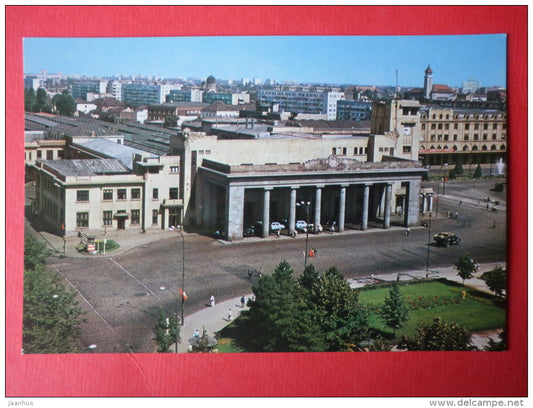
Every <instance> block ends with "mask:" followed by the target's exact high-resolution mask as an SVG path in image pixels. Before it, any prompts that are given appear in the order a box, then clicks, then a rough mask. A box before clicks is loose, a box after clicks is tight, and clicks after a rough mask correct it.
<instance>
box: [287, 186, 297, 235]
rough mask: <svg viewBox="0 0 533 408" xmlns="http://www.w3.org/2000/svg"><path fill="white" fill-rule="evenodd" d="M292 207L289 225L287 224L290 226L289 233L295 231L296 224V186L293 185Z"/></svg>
mask: <svg viewBox="0 0 533 408" xmlns="http://www.w3.org/2000/svg"><path fill="white" fill-rule="evenodd" d="M289 205H290V208H289V225H288V226H287V227H288V228H289V233H292V231H294V226H295V224H296V188H295V187H291V202H290V204H289Z"/></svg>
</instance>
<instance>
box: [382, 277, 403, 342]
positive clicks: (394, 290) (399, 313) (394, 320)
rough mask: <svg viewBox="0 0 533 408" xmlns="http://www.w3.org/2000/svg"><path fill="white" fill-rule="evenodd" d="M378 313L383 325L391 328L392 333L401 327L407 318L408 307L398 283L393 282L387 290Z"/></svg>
mask: <svg viewBox="0 0 533 408" xmlns="http://www.w3.org/2000/svg"><path fill="white" fill-rule="evenodd" d="M379 315H380V317H381V319H382V320H383V322H384V323H385V325H386V326H387V327H389V328H391V329H392V331H393V333H394V335H396V329H400V328H402V327H403V325H404V323H405V322H406V321H407V320H408V315H409V309H408V308H407V305H406V304H405V300H404V298H403V296H402V294H401V293H400V285H398V283H394V284H393V285H392V287H391V289H390V290H389V295H388V296H387V297H386V298H385V302H384V303H383V305H382V306H381V308H380V312H379Z"/></svg>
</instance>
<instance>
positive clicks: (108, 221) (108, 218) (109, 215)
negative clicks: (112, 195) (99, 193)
mask: <svg viewBox="0 0 533 408" xmlns="http://www.w3.org/2000/svg"><path fill="white" fill-rule="evenodd" d="M104 225H113V211H104Z"/></svg>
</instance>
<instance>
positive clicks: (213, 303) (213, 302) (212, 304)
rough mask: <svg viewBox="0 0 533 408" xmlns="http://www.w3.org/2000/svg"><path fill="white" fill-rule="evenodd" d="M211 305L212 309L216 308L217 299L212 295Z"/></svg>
mask: <svg viewBox="0 0 533 408" xmlns="http://www.w3.org/2000/svg"><path fill="white" fill-rule="evenodd" d="M209 304H210V305H211V307H214V306H215V297H214V296H213V295H211V297H210V298H209Z"/></svg>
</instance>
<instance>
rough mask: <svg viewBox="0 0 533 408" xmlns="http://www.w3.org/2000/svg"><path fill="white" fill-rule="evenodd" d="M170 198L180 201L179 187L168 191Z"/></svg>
mask: <svg viewBox="0 0 533 408" xmlns="http://www.w3.org/2000/svg"><path fill="white" fill-rule="evenodd" d="M168 198H169V199H171V200H177V199H178V187H170V188H169V189H168Z"/></svg>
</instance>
